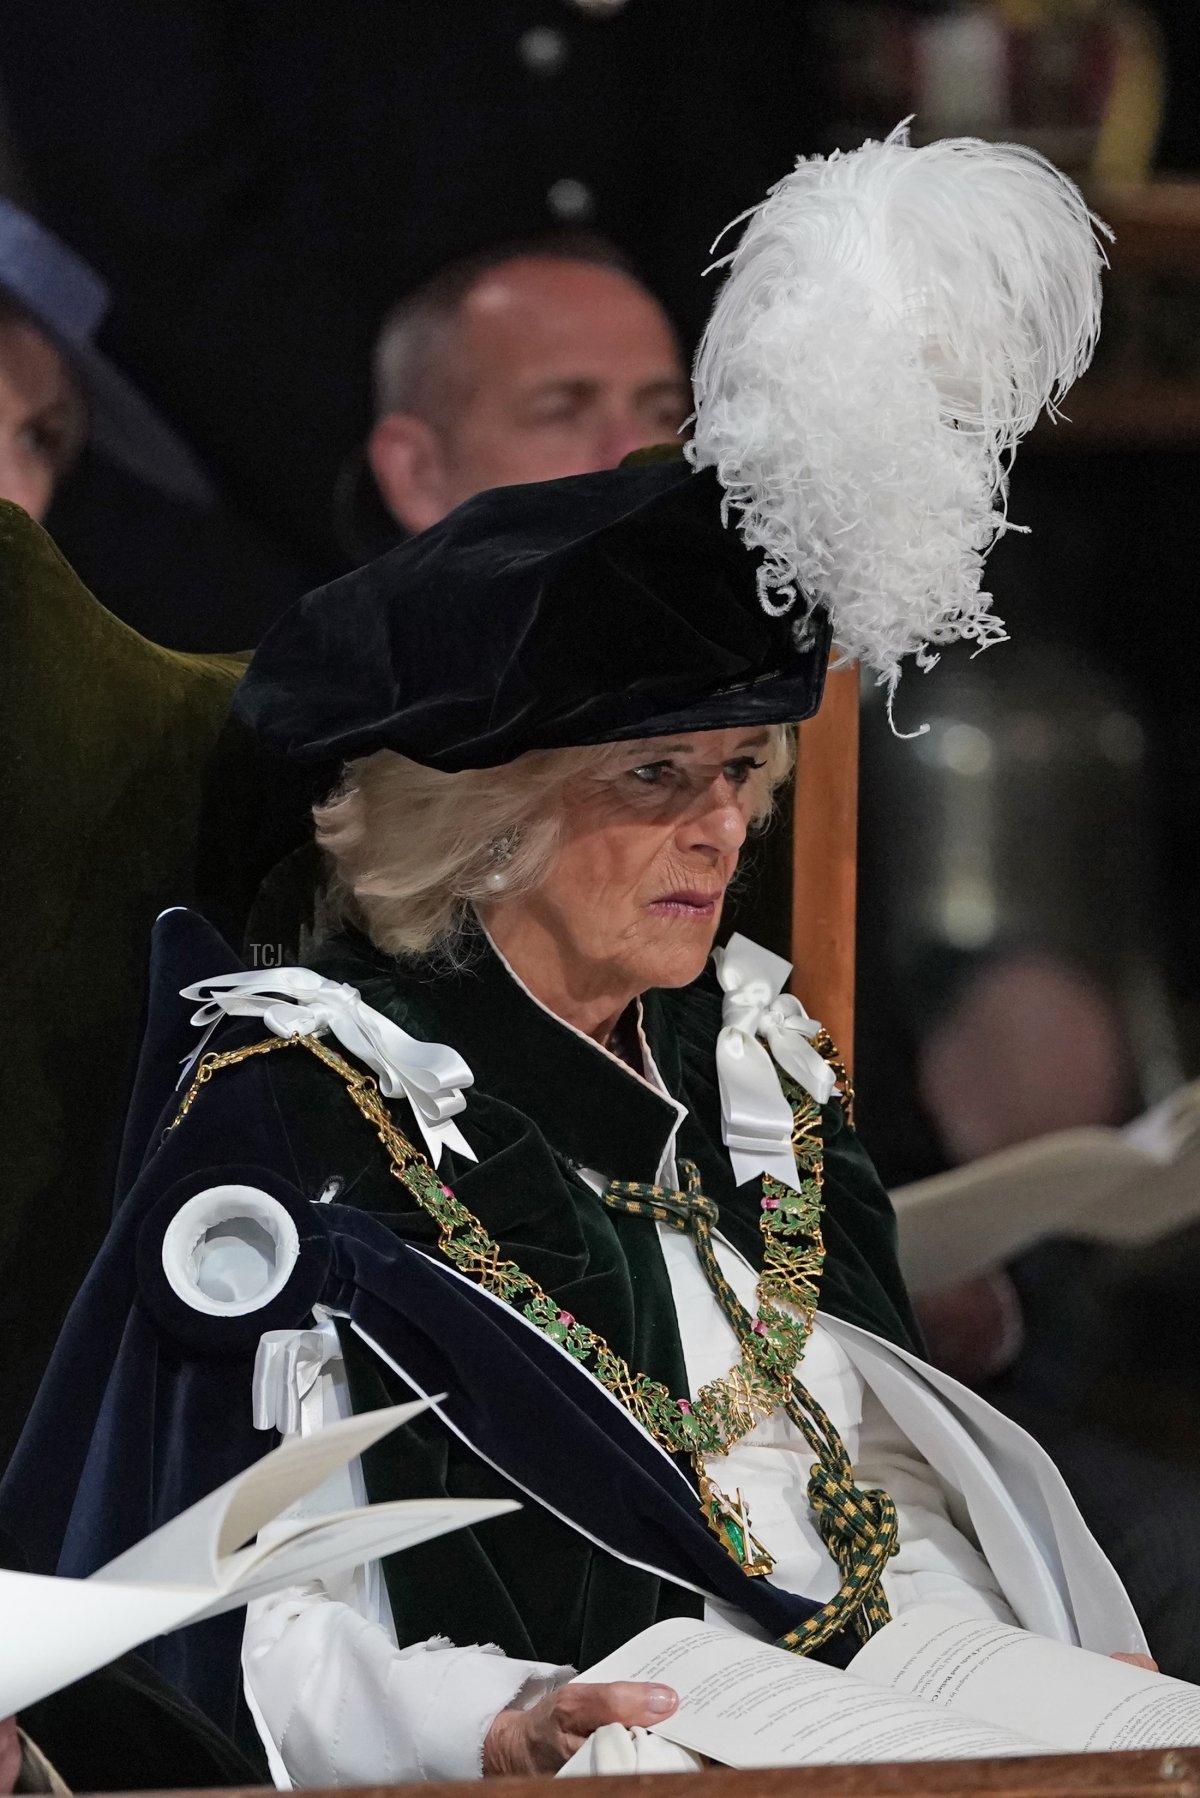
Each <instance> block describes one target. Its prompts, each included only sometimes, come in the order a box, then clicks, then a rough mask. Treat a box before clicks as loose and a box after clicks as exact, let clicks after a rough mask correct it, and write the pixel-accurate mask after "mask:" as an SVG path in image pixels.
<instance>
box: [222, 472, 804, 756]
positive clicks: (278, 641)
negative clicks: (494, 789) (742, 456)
mask: <svg viewBox="0 0 1200 1798" xmlns="http://www.w3.org/2000/svg"><path fill="white" fill-rule="evenodd" d="M721 500H722V493H721V488H720V486H719V485H718V482H717V478H716V474H715V472H714V471H713V470H712V469H705V470H702V471H701V472H700V473H698V474H697V473H693V472H692V470H691V469H690V467H689V466H688V464H687V463H685V462H684V461H682V460H681V459H679V458H673V459H672V460H670V461H666V462H659V463H652V464H649V465H647V466H642V467H626V468H619V469H613V470H611V471H609V472H606V473H602V474H590V475H579V476H575V477H573V478H571V479H569V480H563V481H545V482H539V483H537V484H532V485H526V486H520V487H501V488H496V489H494V490H493V491H491V492H488V493H482V494H479V495H477V496H476V497H475V498H474V499H470V500H467V501H466V503H465V504H463V505H461V506H459V507H458V508H457V510H455V511H454V512H452V513H451V514H450V515H449V517H448V518H446V519H444V520H443V521H442V522H441V523H440V524H437V525H434V526H433V527H432V529H430V530H427V531H423V532H422V533H421V534H420V536H418V537H414V538H413V539H412V540H411V541H409V542H408V543H405V544H402V545H401V547H400V548H399V549H395V550H393V551H391V553H390V554H388V555H386V556H382V557H380V559H379V560H378V561H376V562H372V563H369V564H368V566H367V567H365V568H360V569H358V570H356V571H355V572H354V573H353V574H349V575H346V576H344V577H343V578H342V579H341V580H338V581H335V582H333V583H332V585H330V586H328V587H323V588H321V589H320V590H319V591H318V592H316V593H310V594H309V595H308V596H307V597H306V598H304V599H302V600H300V601H299V603H298V604H297V605H296V606H294V607H293V608H292V610H291V611H290V612H289V613H288V614H287V615H286V616H285V617H284V618H283V619H281V620H280V622H279V623H278V624H277V625H276V626H275V628H274V629H273V630H272V631H271V632H270V634H269V635H268V636H267V637H266V639H265V640H264V642H263V644H262V646H261V647H260V649H259V650H258V653H257V654H256V656H255V657H254V660H253V662H252V663H251V666H250V669H249V672H248V673H247V675H246V677H245V679H244V680H243V682H242V684H241V687H240V688H239V689H238V693H237V696H236V699H235V701H234V705H235V710H236V712H237V714H238V715H239V717H240V718H241V719H242V721H243V722H244V723H245V724H246V725H248V726H249V727H250V729H251V730H252V731H253V732H254V733H255V735H256V736H257V737H258V738H259V740H260V742H262V743H263V744H264V745H266V746H267V747H268V748H269V749H271V750H274V751H276V752H282V753H283V754H285V755H288V756H293V757H299V758H303V759H305V760H310V761H322V762H328V761H333V760H340V759H343V758H345V757H348V756H358V755H365V754H368V753H369V752H371V751H372V750H376V749H394V750H397V751H399V752H400V753H401V754H402V755H406V756H409V757H411V758H412V759H413V760H414V761H418V762H423V763H425V764H426V765H427V766H429V767H432V768H441V769H444V770H447V771H454V770H458V769H462V768H485V767H494V766H496V765H498V764H499V763H502V762H508V761H512V760H513V759H514V757H516V756H518V755H521V754H523V753H524V751H526V750H529V749H551V748H562V747H565V746H567V745H573V744H583V743H610V742H617V741H621V740H624V739H627V738H631V737H649V736H663V735H667V734H669V733H671V732H675V731H681V730H720V729H724V728H727V727H735V726H738V725H757V724H771V723H779V722H784V721H787V722H798V721H799V720H800V719H802V718H807V717H808V716H810V714H811V713H813V712H815V711H816V709H817V706H818V705H819V704H820V700H821V689H822V686H823V683H824V678H825V667H826V662H827V660H828V651H829V630H828V626H827V624H826V621H825V619H824V615H823V614H821V613H817V614H811V613H806V611H805V609H804V607H803V605H798V606H796V607H795V608H794V609H793V610H792V611H791V612H790V613H789V614H788V615H787V616H786V617H772V616H771V615H770V614H769V613H768V612H767V611H766V609H765V608H764V606H763V604H762V601H761V599H760V597H759V591H758V581H757V571H758V557H757V555H756V554H754V553H753V552H751V551H749V550H747V548H746V547H745V545H744V544H743V542H742V540H741V537H740V535H739V533H738V531H737V529H736V527H735V526H734V525H732V524H730V525H728V526H727V525H725V524H723V523H722V519H721Z"/></svg>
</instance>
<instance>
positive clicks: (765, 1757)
mask: <svg viewBox="0 0 1200 1798" xmlns="http://www.w3.org/2000/svg"><path fill="white" fill-rule="evenodd" d="M583 1677H584V1678H585V1679H586V1680H587V1681H588V1682H589V1683H590V1682H592V1681H606V1680H615V1679H634V1680H658V1681H660V1682H661V1683H662V1684H664V1685H668V1686H673V1687H674V1688H675V1690H676V1691H677V1692H678V1693H679V1698H680V1705H679V1709H678V1710H677V1711H676V1712H675V1714H674V1715H673V1716H671V1717H667V1718H665V1719H664V1721H663V1722H662V1723H656V1724H655V1725H654V1726H653V1728H654V1732H655V1734H657V1735H662V1736H665V1737H666V1738H667V1739H668V1740H669V1741H672V1742H681V1743H682V1744H683V1746H684V1747H685V1748H692V1749H695V1750H696V1751H697V1753H699V1754H707V1755H709V1756H710V1757H711V1758H712V1759H713V1760H716V1761H720V1762H722V1763H723V1764H724V1765H725V1766H728V1767H802V1766H811V1765H817V1764H821V1763H828V1762H858V1761H930V1760H970V1759H973V1758H975V1757H977V1756H984V1755H1017V1754H1044V1753H1046V1752H1047V1749H1046V1746H1045V1744H1044V1743H1043V1742H1038V1741H1035V1740H1033V1739H1031V1738H1028V1737H1025V1736H1023V1735H1022V1736H1018V1735H1016V1734H1015V1733H1013V1732H1011V1731H1009V1730H1006V1729H996V1728H992V1727H989V1726H988V1725H987V1724H983V1723H974V1722H972V1721H971V1720H970V1719H969V1718H965V1717H958V1716H946V1715H944V1714H942V1713H940V1712H938V1711H935V1710H933V1709H931V1708H930V1706H929V1705H927V1704H921V1703H914V1702H913V1700H912V1699H911V1698H906V1697H904V1696H899V1695H897V1694H895V1693H892V1692H888V1691H886V1690H883V1689H882V1688H879V1687H873V1686H868V1685H866V1684H865V1683H864V1682H863V1681H862V1680H861V1679H851V1678H849V1677H848V1676H847V1675H846V1674H845V1673H842V1672H839V1671H838V1669H837V1668H834V1667H825V1666H822V1665H821V1664H820V1663H819V1662H816V1661H810V1660H806V1659H804V1658H802V1657H801V1656H798V1655H788V1654H785V1653H783V1652H782V1651H781V1650H780V1649H778V1648H774V1647H772V1646H770V1645H769V1644H764V1643H761V1642H754V1641H751V1640H750V1639H749V1638H748V1637H746V1636H739V1635H734V1634H733V1633H732V1632H728V1631H724V1630H718V1629H714V1628H712V1627H711V1625H709V1624H705V1623H696V1622H693V1621H692V1620H690V1619H687V1618H672V1619H671V1620H670V1621H668V1622H666V1623H656V1624H654V1625H653V1626H652V1627H651V1628H650V1629H648V1630H643V1632H642V1633H641V1635H640V1636H636V1637H635V1638H634V1639H633V1641H631V1642H627V1643H626V1644H625V1646H624V1647H623V1648H619V1649H618V1650H617V1651H616V1653H615V1654H611V1655H609V1656H608V1657H607V1659H605V1660H603V1661H601V1662H600V1663H599V1665H598V1666H595V1667H591V1668H589V1669H588V1671H587V1673H586V1674H585V1675H583Z"/></svg>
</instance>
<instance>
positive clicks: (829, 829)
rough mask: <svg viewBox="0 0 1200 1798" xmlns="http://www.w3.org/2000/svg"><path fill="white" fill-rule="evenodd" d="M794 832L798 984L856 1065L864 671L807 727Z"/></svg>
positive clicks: (829, 686) (842, 682) (843, 673)
mask: <svg viewBox="0 0 1200 1798" xmlns="http://www.w3.org/2000/svg"><path fill="white" fill-rule="evenodd" d="M795 807H796V811H795V822H794V827H793V830H792V962H793V964H794V967H795V972H794V973H793V975H792V985H793V988H794V990H795V993H796V996H797V997H798V998H799V999H800V1000H801V1002H802V1004H803V1005H804V1007H805V1009H806V1010H807V1011H808V1012H809V1013H811V1015H812V1016H813V1017H814V1018H819V1019H820V1021H821V1023H822V1024H824V1026H825V1028H826V1029H827V1030H828V1031H829V1034H830V1035H831V1036H832V1038H833V1040H834V1042H835V1043H836V1044H837V1046H838V1048H839V1050H840V1051H841V1053H842V1055H843V1056H844V1057H845V1059H846V1063H847V1066H849V1064H850V1061H851V1058H852V1056H853V1052H854V926H855V902H856V898H857V872H858V669H857V668H842V669H839V670H838V671H837V672H836V673H834V674H831V675H830V676H829V678H828V680H827V682H826V685H825V699H824V702H823V704H822V706H821V709H820V711H819V712H818V713H817V715H816V717H815V718H811V719H810V720H809V722H808V723H807V724H802V725H801V726H800V733H799V747H798V750H797V755H796V795H795Z"/></svg>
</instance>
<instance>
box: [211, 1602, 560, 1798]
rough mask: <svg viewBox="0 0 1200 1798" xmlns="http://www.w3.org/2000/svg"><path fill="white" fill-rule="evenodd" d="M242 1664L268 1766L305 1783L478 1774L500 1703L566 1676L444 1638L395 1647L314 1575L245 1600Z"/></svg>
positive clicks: (517, 1701) (531, 1700)
mask: <svg viewBox="0 0 1200 1798" xmlns="http://www.w3.org/2000/svg"><path fill="white" fill-rule="evenodd" d="M242 1666H243V1671H244V1675H245V1681H246V1689H247V1694H248V1696H249V1697H250V1699H251V1700H252V1702H251V1710H252V1713H253V1714H254V1716H255V1720H256V1722H257V1723H258V1724H259V1728H260V1731H262V1732H263V1733H264V1739H265V1740H266V1741H267V1742H269V1744H270V1745H271V1747H272V1749H273V1753H272V1763H273V1770H274V1771H276V1773H277V1777H278V1767H279V1766H280V1765H281V1766H282V1768H284V1769H286V1773H287V1775H288V1777H289V1778H290V1779H291V1781H292V1783H293V1784H294V1785H297V1786H309V1787H321V1786H334V1785H405V1784H411V1783H412V1782H414V1781H417V1780H454V1779H478V1778H479V1777H480V1775H481V1774H482V1772H483V1744H484V1738H485V1737H486V1735H487V1732H488V1730H489V1729H490V1728H491V1724H492V1720H493V1718H494V1717H495V1716H496V1714H497V1712H499V1711H502V1710H506V1709H508V1708H510V1707H513V1706H516V1707H519V1708H521V1709H525V1708H527V1707H528V1706H529V1705H531V1704H536V1703H537V1701H538V1699H539V1698H541V1697H542V1696H543V1694H544V1693H545V1692H548V1691H552V1690H554V1689H555V1688H556V1687H558V1686H560V1685H563V1684H565V1683H566V1681H567V1680H569V1679H570V1678H572V1677H573V1674H572V1669H571V1668H569V1667H553V1666H549V1665H547V1664H545V1663H543V1662H540V1661H521V1660H509V1659H508V1658H507V1657H506V1656H505V1655H502V1654H501V1653H500V1652H499V1650H498V1649H496V1648H456V1647H455V1646H454V1645H453V1644H452V1643H450V1642H447V1641H446V1640H445V1638H444V1637H434V1638H433V1639H432V1640H431V1641H429V1642H424V1643H417V1644H414V1645H413V1646H411V1647H408V1648H401V1649H397V1648H396V1646H395V1644H394V1643H393V1642H392V1641H391V1639H390V1638H389V1636H388V1635H387V1633H386V1631H385V1630H383V1629H381V1628H380V1627H379V1625H378V1624H375V1623H370V1622H368V1621H367V1620H366V1619H365V1618H363V1617H362V1616H360V1615H359V1614H358V1613H357V1612H356V1611H354V1610H352V1609H351V1608H350V1606H349V1605H346V1604H343V1603H340V1602H338V1601H337V1600H334V1599H331V1598H330V1597H329V1596H328V1595H327V1594H326V1592H325V1591H324V1589H323V1588H322V1587H321V1586H320V1585H319V1584H315V1583H314V1584H313V1585H311V1586H307V1587H297V1588H293V1589H292V1590H291V1591H289V1592H285V1593H277V1594H275V1595H273V1596H272V1597H271V1598H265V1599H257V1600H255V1601H254V1603H252V1604H251V1605H250V1606H249V1607H248V1608H247V1616H246V1635H245V1641H244V1645H243V1651H242Z"/></svg>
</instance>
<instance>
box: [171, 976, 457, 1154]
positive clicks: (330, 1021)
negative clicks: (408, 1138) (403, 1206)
mask: <svg viewBox="0 0 1200 1798" xmlns="http://www.w3.org/2000/svg"><path fill="white" fill-rule="evenodd" d="M181 997H182V998H184V999H196V1000H199V1001H201V1004H200V1009H199V1011H197V1012H195V1013H194V1014H193V1016H192V1023H193V1024H195V1025H196V1026H197V1027H198V1028H200V1029H205V1030H207V1031H208V1032H209V1034H211V1033H212V1031H213V1029H214V1028H215V1027H216V1025H217V1024H218V1023H219V1022H220V1020H221V1018H222V1017H231V1018H261V1019H262V1021H263V1023H264V1024H265V1025H266V1027H267V1029H268V1030H270V1031H272V1032H273V1033H274V1034H275V1035H276V1036H280V1037H289V1036H323V1035H325V1034H326V1033H327V1032H328V1033H329V1034H330V1035H331V1036H334V1037H336V1038H337V1040H338V1042H339V1043H340V1044H341V1045H342V1047H343V1049H345V1050H347V1051H348V1052H349V1053H350V1054H351V1055H353V1056H355V1057H357V1059H358V1060H359V1061H361V1062H364V1063H365V1064H366V1066H367V1067H369V1068H370V1070H371V1072H372V1073H373V1074H374V1075H375V1078H376V1079H377V1080H378V1082H379V1090H380V1091H381V1092H382V1093H383V1095H384V1097H385V1098H388V1099H398V1098H405V1099H407V1100H408V1102H409V1104H410V1105H411V1106H412V1109H413V1112H414V1114H415V1116H416V1120H417V1124H418V1126H419V1128H420V1131H421V1134H422V1136H423V1137H424V1138H425V1142H426V1146H427V1147H428V1150H429V1157H430V1160H431V1161H432V1162H433V1165H434V1167H437V1165H438V1163H439V1162H440V1160H441V1156H442V1150H443V1149H444V1148H445V1149H452V1150H453V1151H454V1153H455V1154H456V1155H463V1156H465V1157H466V1158H467V1159H468V1160H469V1161H475V1160H476V1159H477V1157H476V1155H475V1152H474V1150H473V1149H472V1148H471V1146H470V1144H469V1143H468V1142H467V1140H466V1138H465V1137H464V1136H463V1134H462V1131H461V1130H460V1129H459V1127H458V1125H457V1124H456V1123H455V1122H454V1119H455V1117H456V1116H457V1115H458V1113H459V1112H460V1111H462V1110H463V1109H464V1108H465V1106H466V1103H467V1101H466V1098H465V1096H464V1091H463V1089H464V1087H468V1086H470V1085H471V1083H472V1081H473V1080H474V1078H475V1076H474V1075H473V1074H472V1072H471V1070H470V1068H469V1067H468V1066H467V1064H466V1062H465V1061H464V1060H463V1058H462V1056H461V1055H460V1054H459V1053H458V1051H457V1050H456V1049H451V1048H450V1047H449V1046H448V1045H447V1044H445V1043H423V1042H421V1041H420V1040H419V1039H418V1038H417V1037H415V1036H410V1035H409V1034H408V1032H407V1030H402V1029H401V1028H400V1026H399V1024H394V1023H393V1022H392V1021H391V1019H390V1018H385V1017H384V1016H383V1014H382V1012H378V1011H375V1010H373V1009H372V1007H371V1006H369V1005H367V1004H366V1003H364V1001H363V999H362V997H361V995H360V994H359V992H358V989H357V988H356V987H353V986H349V985H345V984H341V983H339V982H338V981H335V980H325V979H323V978H322V976H321V975H320V974H315V973H314V972H313V970H312V969H311V968H272V969H270V971H269V972H268V971H261V972H260V971H257V970H256V971H252V972H249V973H245V974H222V975H220V976H218V977H217V978H216V979H214V980H198V981H197V982H196V983H195V985H193V986H185V987H184V988H183V989H182V992H181ZM207 1040H208V1038H207V1037H205V1039H204V1042H202V1043H201V1044H200V1048H199V1049H198V1050H197V1051H196V1056H197V1057H198V1056H199V1055H200V1054H202V1053H203V1050H204V1044H205V1042H207ZM193 1059H195V1057H193Z"/></svg>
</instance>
